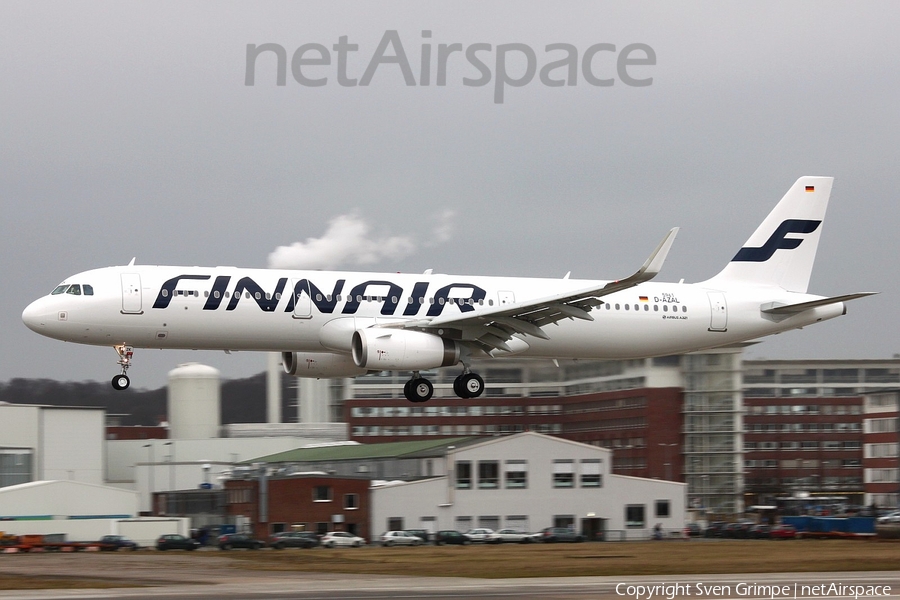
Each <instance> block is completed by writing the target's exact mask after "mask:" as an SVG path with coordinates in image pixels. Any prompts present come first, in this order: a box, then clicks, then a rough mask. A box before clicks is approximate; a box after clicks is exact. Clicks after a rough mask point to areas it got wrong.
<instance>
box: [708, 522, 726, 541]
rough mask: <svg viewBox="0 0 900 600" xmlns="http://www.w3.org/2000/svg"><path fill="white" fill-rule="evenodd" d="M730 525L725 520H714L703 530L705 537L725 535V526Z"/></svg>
mask: <svg viewBox="0 0 900 600" xmlns="http://www.w3.org/2000/svg"><path fill="white" fill-rule="evenodd" d="M727 525H728V523H726V522H725V521H713V522H711V523H710V524H709V525H708V526H707V527H706V530H705V531H704V532H703V537H708V538H709V537H725V527H726V526H727Z"/></svg>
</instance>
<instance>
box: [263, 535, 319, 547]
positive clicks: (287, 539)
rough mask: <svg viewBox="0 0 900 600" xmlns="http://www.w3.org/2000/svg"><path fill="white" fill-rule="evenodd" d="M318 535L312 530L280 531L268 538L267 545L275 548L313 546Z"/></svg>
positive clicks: (316, 542)
mask: <svg viewBox="0 0 900 600" xmlns="http://www.w3.org/2000/svg"><path fill="white" fill-rule="evenodd" d="M318 545H319V536H317V535H316V534H315V533H313V532H312V531H282V532H281V533H276V534H274V535H273V536H272V537H270V538H269V546H271V547H272V548H275V549H276V550H283V549H285V548H315V547H316V546H318Z"/></svg>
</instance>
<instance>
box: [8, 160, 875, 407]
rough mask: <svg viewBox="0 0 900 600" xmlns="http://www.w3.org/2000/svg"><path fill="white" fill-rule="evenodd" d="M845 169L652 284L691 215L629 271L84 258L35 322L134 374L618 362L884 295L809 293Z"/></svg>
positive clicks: (469, 378) (459, 387) (751, 332)
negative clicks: (184, 354)
mask: <svg viewBox="0 0 900 600" xmlns="http://www.w3.org/2000/svg"><path fill="white" fill-rule="evenodd" d="M831 184H832V178H830V177H801V178H800V179H798V180H797V182H796V183H795V184H794V185H793V186H792V187H791V189H790V190H788V192H787V194H785V196H784V197H783V198H782V199H781V202H779V203H778V205H777V206H776V207H775V208H774V209H773V210H772V212H771V213H769V215H768V217H767V218H766V219H765V220H764V221H763V223H762V224H761V225H760V226H759V228H757V230H756V232H755V233H754V234H753V235H752V236H750V239H749V240H747V242H746V243H745V244H744V246H743V247H742V248H741V249H740V250H739V251H738V253H737V254H736V255H735V256H734V258H733V259H731V262H729V263H728V264H727V265H726V266H725V268H724V269H723V270H722V271H721V272H720V273H719V274H717V275H716V276H714V277H712V278H711V279H708V280H706V281H703V282H700V283H695V284H686V283H656V282H651V281H650V280H651V279H653V278H654V277H655V276H656V275H657V273H659V270H660V268H661V267H662V264H663V261H664V260H665V257H666V254H667V253H668V252H669V248H671V246H672V242H673V241H674V239H675V234H676V233H677V228H676V229H672V230H671V231H669V233H668V234H666V236H665V237H664V238H663V240H662V242H660V244H659V246H657V248H656V249H655V250H654V251H653V253H652V254H651V255H650V257H649V258H648V259H647V261H646V262H645V263H644V264H643V266H641V268H640V269H638V271H637V272H636V273H634V274H633V275H631V276H630V277H626V278H624V279H617V280H614V281H586V280H575V279H569V278H568V277H566V278H563V279H532V278H510V277H469V276H458V275H438V274H432V273H430V272H426V273H425V274H424V275H411V274H394V273H391V274H387V273H377V274H376V273H350V272H323V271H278V270H269V269H239V268H234V267H215V268H199V267H165V266H141V265H135V264H134V261H133V260H132V261H131V264H129V265H127V266H124V267H108V268H103V269H96V270H92V271H85V272H83V273H79V274H77V275H73V276H72V277H69V278H67V279H66V280H65V281H64V282H62V283H61V284H59V286H57V287H56V288H55V289H54V290H53V291H52V292H51V293H50V294H49V295H47V296H45V297H43V298H40V299H38V300H35V301H34V302H32V303H31V304H30V305H29V306H28V307H27V308H26V309H25V311H24V312H23V313H22V320H23V321H24V322H25V324H26V325H27V326H28V327H29V328H31V329H32V330H34V331H36V332H37V333H40V334H41V335H45V336H48V337H51V338H55V339H58V340H64V341H69V342H77V343H81V344H93V345H101V346H112V347H113V348H115V350H116V352H118V355H119V365H120V366H121V374H120V375H116V376H115V377H114V378H113V380H112V384H113V387H115V388H117V389H125V388H127V387H128V385H129V378H128V376H127V374H126V372H127V370H128V368H129V367H130V366H131V364H132V359H133V351H134V350H133V349H134V348H183V349H207V350H226V351H237V350H257V351H276V352H281V353H282V356H283V364H284V369H285V371H286V372H287V373H289V374H291V375H294V376H297V377H316V378H321V377H353V376H357V375H360V374H364V373H366V372H371V371H385V370H396V371H410V372H412V376H411V377H410V380H409V382H408V383H407V384H406V386H405V390H404V391H405V395H406V397H407V398H408V399H409V400H410V401H411V402H425V401H427V400H428V399H430V398H431V396H432V394H433V392H434V388H433V386H432V384H431V382H430V381H428V379H426V378H424V377H422V376H421V375H420V372H421V371H426V370H429V369H434V368H437V367H447V366H453V365H461V373H460V375H459V377H457V378H456V381H455V382H454V385H453V389H454V392H455V393H456V394H457V395H458V396H459V397H461V398H474V397H477V396H479V395H480V394H481V393H482V392H483V391H484V385H485V384H484V381H483V380H482V378H481V377H480V376H479V375H478V374H477V373H474V372H472V371H471V370H470V368H469V365H470V359H472V358H483V357H493V358H503V357H507V356H517V357H534V358H546V359H564V358H582V359H617V358H637V357H649V356H662V355H669V354H677V353H683V352H689V351H695V350H701V349H706V348H714V347H720V346H726V345H731V344H736V343H739V342H744V341H748V340H753V339H756V338H760V337H762V336H766V335H770V334H773V333H778V332H781V331H787V330H790V329H796V328H800V327H803V326H805V325H810V324H812V323H818V322H819V321H824V320H826V319H831V318H833V317H837V316H840V315H842V314H844V313H845V306H844V303H845V302H847V301H848V300H852V299H854V298H859V297H862V296H867V295H869V294H868V293H856V294H848V295H842V296H833V297H823V296H815V295H811V294H808V293H807V291H806V290H807V286H808V284H809V277H810V273H811V271H812V266H813V261H814V259H815V255H816V248H817V246H818V243H819V235H820V234H821V232H822V220H823V218H824V216H825V208H826V205H827V204H828V198H829V196H830V193H831Z"/></svg>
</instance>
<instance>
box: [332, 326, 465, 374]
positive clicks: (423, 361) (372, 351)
mask: <svg viewBox="0 0 900 600" xmlns="http://www.w3.org/2000/svg"><path fill="white" fill-rule="evenodd" d="M350 346H351V351H352V354H353V362H354V363H356V366H358V367H360V368H365V369H369V370H374V371H388V370H395V371H420V370H425V369H435V368H437V367H452V366H453V365H455V364H457V363H458V362H459V346H458V345H457V343H456V342H454V341H452V340H445V339H444V338H442V337H440V336H437V335H432V334H430V333H423V332H421V331H407V330H403V329H384V328H370V329H359V330H357V331H355V332H353V342H352V343H351V345H350Z"/></svg>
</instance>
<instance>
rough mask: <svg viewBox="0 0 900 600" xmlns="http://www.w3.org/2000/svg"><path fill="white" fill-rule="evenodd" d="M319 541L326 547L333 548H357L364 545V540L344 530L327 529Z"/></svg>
mask: <svg viewBox="0 0 900 600" xmlns="http://www.w3.org/2000/svg"><path fill="white" fill-rule="evenodd" d="M321 542H322V545H323V546H324V547H326V548H334V547H336V546H351V547H353V548H359V547H360V546H365V545H366V540H364V539H363V538H361V537H359V536H358V535H353V534H352V533H347V532H346V531H329V532H328V533H326V534H325V535H323V536H322V539H321Z"/></svg>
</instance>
